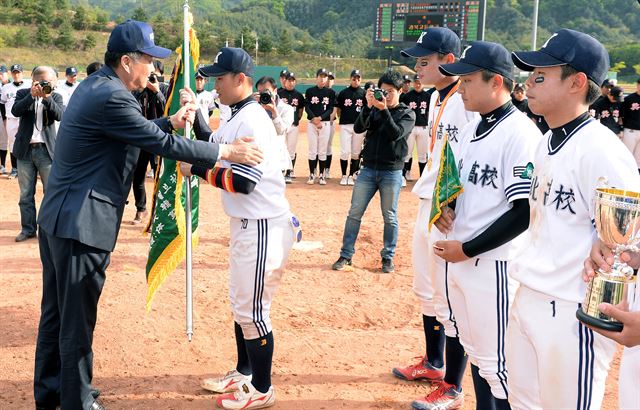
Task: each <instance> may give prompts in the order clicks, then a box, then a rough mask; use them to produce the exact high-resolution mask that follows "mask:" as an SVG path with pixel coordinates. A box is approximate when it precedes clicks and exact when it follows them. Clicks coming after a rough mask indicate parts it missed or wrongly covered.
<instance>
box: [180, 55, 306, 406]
mask: <svg viewBox="0 0 640 410" xmlns="http://www.w3.org/2000/svg"><path fill="white" fill-rule="evenodd" d="M200 71H201V73H202V74H204V75H207V76H211V77H215V78H216V85H215V87H216V90H217V92H218V94H219V95H220V100H221V102H222V103H223V104H226V105H229V106H230V108H231V117H230V118H229V119H228V121H227V122H226V123H225V124H223V125H222V126H221V127H220V128H219V129H218V131H217V132H216V133H215V134H212V136H211V140H212V141H215V142H218V143H222V144H224V143H232V142H233V141H235V140H236V139H238V138H241V137H243V136H247V135H250V136H253V138H254V140H255V143H256V144H257V145H258V146H259V147H260V148H262V149H263V151H264V153H265V160H264V161H263V162H262V163H261V164H260V165H258V166H256V167H250V166H246V165H242V164H236V163H229V162H226V161H221V165H220V166H219V167H216V168H214V169H203V168H201V167H198V166H190V165H188V164H183V165H181V169H183V170H184V172H185V174H186V175H189V174H191V173H193V174H195V175H198V176H200V177H202V178H203V179H206V180H207V181H208V182H209V183H210V184H211V185H213V186H215V187H218V188H220V189H222V190H223V192H222V206H223V208H224V211H225V213H226V214H227V215H229V217H230V228H231V240H230V252H229V262H230V267H229V296H230V299H231V308H232V311H233V316H234V321H235V324H234V325H235V335H236V344H237V349H238V362H237V365H236V368H235V369H233V370H232V371H230V372H229V373H227V374H226V375H225V376H224V377H221V378H219V379H207V380H205V381H204V383H203V387H204V388H206V389H208V390H212V391H215V392H219V393H225V394H222V395H220V396H218V398H217V400H216V406H217V407H218V408H223V409H257V408H264V407H269V406H272V405H273V404H274V402H275V394H274V389H273V386H272V385H271V364H272V356H273V346H274V341H273V333H272V327H271V319H270V317H269V311H270V308H271V301H272V299H273V296H274V294H275V292H276V289H277V288H278V285H279V283H280V279H281V276H282V273H283V272H284V267H285V263H286V261H287V257H288V255H289V251H290V250H291V247H292V245H293V243H294V236H297V234H300V235H301V232H300V231H299V229H298V228H299V224H298V222H297V220H296V219H295V217H293V215H292V214H291V212H290V211H289V203H288V202H287V199H286V198H285V195H284V191H285V184H284V178H283V176H282V171H281V166H280V163H279V158H278V149H277V147H278V144H277V143H276V140H277V136H276V132H275V129H274V127H273V124H272V122H271V120H270V119H269V116H268V115H267V113H266V111H265V110H264V109H263V108H262V107H261V106H260V104H258V102H257V101H255V99H254V98H253V95H252V83H253V82H252V80H251V76H253V61H252V60H251V57H250V56H249V54H247V52H246V51H244V50H242V49H240V48H228V47H225V48H222V50H221V51H220V52H219V53H218V55H217V56H216V59H215V61H214V64H213V65H211V66H207V67H204V68H202V69H201V70H200ZM197 117H198V121H197V123H196V127H198V126H200V127H202V128H201V129H206V128H207V127H206V123H205V122H204V121H202V120H201V119H202V116H201V114H200V113H198V114H197ZM198 124H200V125H198ZM207 131H210V129H208V130H207ZM196 134H198V135H200V134H202V133H201V132H199V130H198V129H197V128H196ZM296 225H297V226H296ZM298 239H299V237H297V238H296V240H298Z"/></svg>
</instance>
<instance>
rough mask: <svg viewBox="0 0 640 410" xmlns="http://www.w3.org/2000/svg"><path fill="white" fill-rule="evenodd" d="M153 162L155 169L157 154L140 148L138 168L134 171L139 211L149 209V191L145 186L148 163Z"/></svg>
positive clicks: (134, 192)
mask: <svg viewBox="0 0 640 410" xmlns="http://www.w3.org/2000/svg"><path fill="white" fill-rule="evenodd" d="M149 164H151V168H152V169H153V170H155V169H156V166H155V154H151V153H149V152H147V151H143V150H140V155H139V156H138V162H137V163H136V169H135V170H134V171H133V184H132V185H131V187H132V188H131V189H133V198H134V199H135V201H136V210H137V211H139V212H142V211H145V210H146V209H147V191H146V190H145V188H144V181H145V178H146V177H147V165H149Z"/></svg>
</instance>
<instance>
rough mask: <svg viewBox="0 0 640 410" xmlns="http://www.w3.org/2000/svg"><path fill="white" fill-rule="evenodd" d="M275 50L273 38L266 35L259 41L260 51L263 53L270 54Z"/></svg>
mask: <svg viewBox="0 0 640 410" xmlns="http://www.w3.org/2000/svg"><path fill="white" fill-rule="evenodd" d="M272 50H273V39H272V38H271V36H269V35H266V36H262V37H260V39H259V40H258V51H260V52H261V53H270V52H271V51H272Z"/></svg>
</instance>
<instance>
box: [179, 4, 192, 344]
mask: <svg viewBox="0 0 640 410" xmlns="http://www.w3.org/2000/svg"><path fill="white" fill-rule="evenodd" d="M182 9H183V11H184V13H183V28H184V42H183V44H184V47H183V48H182V51H183V55H182V67H183V70H184V87H185V88H187V87H190V86H191V84H190V80H191V71H190V70H191V68H190V67H189V56H190V50H189V48H190V47H189V46H190V44H189V28H190V26H191V24H190V23H189V1H188V0H185V2H184V6H183V7H182ZM176 74H177V73H176ZM184 135H185V137H186V138H190V137H191V124H190V123H189V122H188V121H187V122H186V123H185V125H184ZM185 181H186V183H187V194H186V196H185V202H186V209H185V219H186V223H185V226H186V228H187V232H186V237H187V243H186V286H187V291H186V299H187V301H186V302H187V304H186V308H187V309H186V310H187V337H188V338H189V342H191V339H192V337H193V271H192V263H191V243H192V241H191V234H192V232H191V230H192V222H191V177H185Z"/></svg>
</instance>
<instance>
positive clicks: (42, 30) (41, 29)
mask: <svg viewBox="0 0 640 410" xmlns="http://www.w3.org/2000/svg"><path fill="white" fill-rule="evenodd" d="M36 43H37V44H38V45H39V46H48V45H50V44H51V31H49V27H48V26H47V25H46V24H39V25H38V30H37V31H36Z"/></svg>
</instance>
